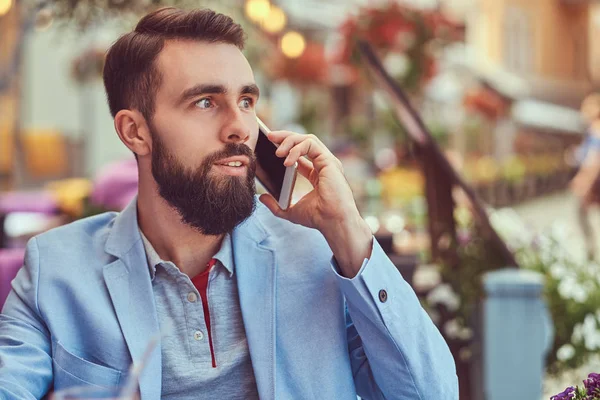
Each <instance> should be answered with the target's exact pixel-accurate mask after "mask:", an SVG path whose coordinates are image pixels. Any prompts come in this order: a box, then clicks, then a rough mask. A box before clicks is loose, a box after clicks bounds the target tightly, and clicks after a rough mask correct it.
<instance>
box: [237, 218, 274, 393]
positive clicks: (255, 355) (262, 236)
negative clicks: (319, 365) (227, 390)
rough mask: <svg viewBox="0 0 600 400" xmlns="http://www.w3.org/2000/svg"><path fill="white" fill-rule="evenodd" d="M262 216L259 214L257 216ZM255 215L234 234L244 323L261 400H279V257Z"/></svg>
mask: <svg viewBox="0 0 600 400" xmlns="http://www.w3.org/2000/svg"><path fill="white" fill-rule="evenodd" d="M257 213H258V212H257ZM257 213H255V214H253V215H252V216H251V217H250V218H249V219H248V220H246V222H244V223H243V224H242V225H240V226H239V227H238V228H236V229H235V230H234V232H233V235H232V237H233V257H234V261H235V271H236V272H235V273H236V275H237V282H238V291H239V297H240V307H241V310H242V319H243V321H244V327H245V329H246V337H247V340H248V347H249V350H250V358H251V359H252V367H253V369H254V376H255V379H256V385H257V387H258V393H259V396H260V398H261V399H263V400H265V399H275V393H276V392H275V367H276V365H275V351H276V341H275V298H276V297H275V295H276V265H275V253H274V251H273V249H272V248H270V247H268V245H267V244H266V243H265V241H266V238H267V237H268V234H267V232H266V230H265V229H264V227H263V226H262V225H261V224H260V222H259V221H258V218H257V217H256V214H257Z"/></svg>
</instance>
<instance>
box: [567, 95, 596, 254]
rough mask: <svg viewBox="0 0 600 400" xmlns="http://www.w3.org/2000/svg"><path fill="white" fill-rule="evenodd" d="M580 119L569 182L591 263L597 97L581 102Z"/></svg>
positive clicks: (594, 200) (592, 252) (587, 98)
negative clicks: (582, 135) (582, 127)
mask: <svg viewBox="0 0 600 400" xmlns="http://www.w3.org/2000/svg"><path fill="white" fill-rule="evenodd" d="M581 115H582V117H583V120H584V122H585V124H586V137H585V139H584V141H583V143H582V145H581V147H580V148H579V150H578V154H577V160H578V163H579V170H578V171H577V173H576V175H575V177H574V178H573V180H572V182H571V190H572V191H573V193H574V194H575V196H576V197H577V198H578V201H579V205H578V217H579V223H580V225H581V229H582V231H583V235H584V241H585V248H586V252H587V256H588V259H589V260H592V259H594V258H595V257H596V242H595V234H594V231H593V228H592V225H591V223H590V218H589V210H590V208H591V207H592V206H594V205H598V204H599V203H600V94H598V93H593V94H590V95H588V96H587V97H586V98H585V99H584V100H583V102H582V104H581Z"/></svg>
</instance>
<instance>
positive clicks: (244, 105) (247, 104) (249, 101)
mask: <svg viewBox="0 0 600 400" xmlns="http://www.w3.org/2000/svg"><path fill="white" fill-rule="evenodd" d="M253 104H254V101H252V99H251V98H249V97H246V98H244V99H242V101H240V107H241V108H252V106H253Z"/></svg>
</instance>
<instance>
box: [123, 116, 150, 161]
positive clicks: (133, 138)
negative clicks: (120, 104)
mask: <svg viewBox="0 0 600 400" xmlns="http://www.w3.org/2000/svg"><path fill="white" fill-rule="evenodd" d="M115 130H116V131H117V134H118V135H119V138H120V139H121V141H122V142H123V144H125V146H127V148H128V149H129V150H131V151H133V152H134V153H135V154H136V155H138V156H145V155H147V154H149V153H150V150H151V148H152V138H151V135H150V130H149V129H148V124H147V123H146V119H145V118H144V116H143V115H142V113H140V112H139V111H137V110H121V111H119V112H118V113H117V115H115Z"/></svg>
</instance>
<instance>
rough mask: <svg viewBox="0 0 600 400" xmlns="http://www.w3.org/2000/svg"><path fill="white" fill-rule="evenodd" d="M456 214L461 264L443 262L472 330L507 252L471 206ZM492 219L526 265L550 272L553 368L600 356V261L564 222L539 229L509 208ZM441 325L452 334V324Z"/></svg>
mask: <svg viewBox="0 0 600 400" xmlns="http://www.w3.org/2000/svg"><path fill="white" fill-rule="evenodd" d="M455 218H456V221H457V225H458V227H457V230H458V243H457V244H458V248H457V252H458V256H459V259H460V268H458V269H453V268H451V267H449V266H443V265H442V266H441V276H442V280H443V282H445V283H446V284H449V285H450V287H451V289H452V295H453V296H454V298H455V300H454V301H453V302H451V304H453V307H452V310H453V311H455V312H456V320H455V321H453V323H454V324H456V325H457V326H458V327H459V328H460V329H467V327H469V326H470V318H471V316H472V313H473V311H474V309H475V307H476V305H477V303H478V302H480V301H481V300H482V299H483V295H484V293H483V289H482V285H481V277H482V275H483V274H484V273H485V272H486V271H489V270H492V269H497V268H501V267H506V265H501V264H500V263H499V262H498V260H501V259H502V257H500V255H499V254H497V253H496V252H495V251H494V248H493V247H492V246H489V245H486V243H485V241H484V240H483V239H482V238H481V235H480V234H479V232H478V231H477V229H476V228H474V226H475V225H474V223H473V219H472V217H471V213H470V211H469V210H468V209H466V208H464V207H458V208H457V209H456V210H455ZM490 222H491V223H492V226H493V227H494V229H495V230H496V231H497V232H498V234H499V235H500V236H501V237H502V238H503V239H504V240H505V242H506V244H507V245H508V247H509V248H510V249H511V251H513V252H514V254H515V257H516V259H517V262H518V263H519V264H520V267H521V268H527V269H531V270H534V271H538V272H540V273H542V274H543V275H544V276H545V279H546V280H545V288H544V296H545V300H546V302H547V304H548V307H549V310H550V313H551V315H552V320H553V322H554V329H555V338H554V344H553V345H552V349H551V350H550V352H549V354H548V357H547V360H546V361H547V370H548V372H549V373H551V374H557V373H559V372H561V371H563V370H565V369H572V368H577V367H579V366H581V365H583V364H584V363H585V362H586V361H587V360H588V359H589V357H590V356H592V355H600V308H599V305H600V273H599V272H600V265H598V264H597V263H595V262H592V263H589V262H587V261H586V259H585V255H584V252H583V251H581V252H577V251H575V250H574V249H570V248H569V247H567V246H568V245H569V243H570V240H569V239H570V238H569V235H570V233H569V232H568V230H567V228H566V227H565V226H562V225H560V224H554V225H553V226H552V227H551V228H550V229H548V230H546V231H543V232H541V233H535V232H533V231H532V230H531V229H530V228H529V227H528V226H527V225H526V224H525V223H524V222H523V221H522V219H521V218H520V217H519V215H518V214H517V213H516V212H515V211H514V210H512V209H509V208H506V209H501V210H497V211H491V212H490ZM434 300H435V299H434ZM429 303H431V302H429ZM426 305H427V306H428V307H431V306H432V304H426ZM440 328H441V330H442V333H444V334H447V332H445V330H447V329H444V327H440ZM460 329H458V330H457V329H454V331H455V332H460Z"/></svg>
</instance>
